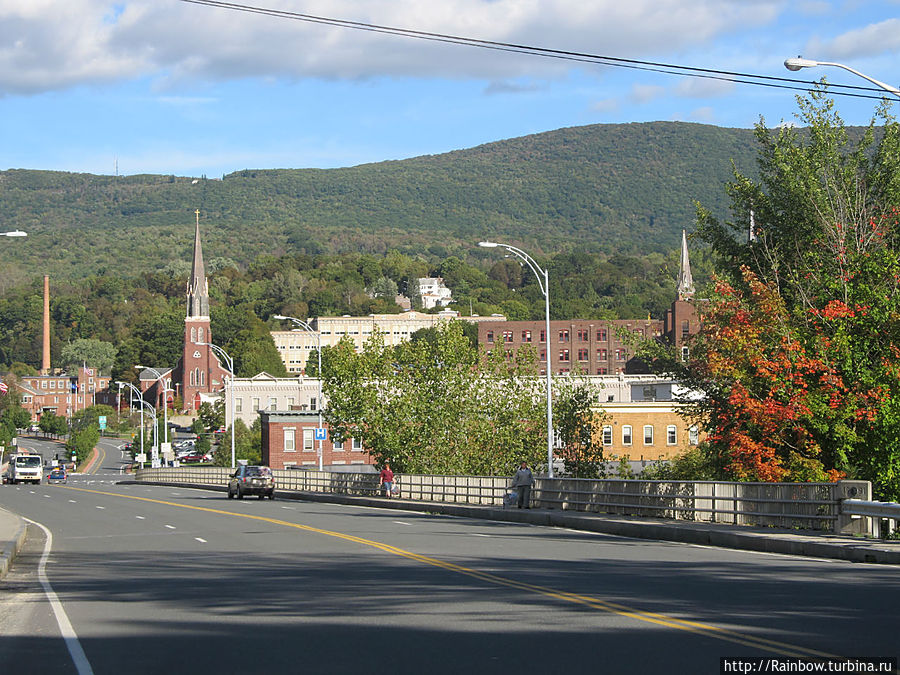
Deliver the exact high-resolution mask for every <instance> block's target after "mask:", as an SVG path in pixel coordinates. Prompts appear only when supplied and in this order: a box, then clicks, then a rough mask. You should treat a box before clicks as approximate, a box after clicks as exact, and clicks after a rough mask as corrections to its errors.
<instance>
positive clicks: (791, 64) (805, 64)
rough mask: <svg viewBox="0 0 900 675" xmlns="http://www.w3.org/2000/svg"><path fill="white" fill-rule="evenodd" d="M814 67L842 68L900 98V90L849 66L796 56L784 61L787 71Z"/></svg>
mask: <svg viewBox="0 0 900 675" xmlns="http://www.w3.org/2000/svg"><path fill="white" fill-rule="evenodd" d="M816 66H834V67H835V68H843V69H844V70H847V71H850V72H851V73H853V74H854V75H858V76H859V77H861V78H862V79H864V80H868V81H869V82H871V83H872V84H874V85H876V86H878V87H881V88H882V89H884V90H885V91H888V92H890V93H892V94H893V95H894V96H896V97H898V98H900V89H898V88H897V87H892V86H891V85H889V84H885V83H884V82H880V81H879V80H876V79H875V78H873V77H869V76H868V75H865V74H863V73H861V72H859V71H858V70H856V69H855V68H851V67H850V66H845V65H844V64H843V63H834V62H832V61H814V60H813V59H804V58H803V57H802V56H798V57H797V58H795V59H785V60H784V67H785V68H787V69H788V70H792V71H795V72H796V71H798V70H800V69H802V68H815V67H816Z"/></svg>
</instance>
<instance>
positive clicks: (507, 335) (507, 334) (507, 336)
mask: <svg viewBox="0 0 900 675" xmlns="http://www.w3.org/2000/svg"><path fill="white" fill-rule="evenodd" d="M503 341H504V342H512V341H513V332H512V331H511V330H505V331H503Z"/></svg>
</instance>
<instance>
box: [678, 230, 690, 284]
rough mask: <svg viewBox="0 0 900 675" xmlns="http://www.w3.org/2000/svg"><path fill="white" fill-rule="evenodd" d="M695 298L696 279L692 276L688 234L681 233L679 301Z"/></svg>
mask: <svg viewBox="0 0 900 675" xmlns="http://www.w3.org/2000/svg"><path fill="white" fill-rule="evenodd" d="M693 297H694V279H693V277H692V276H691V260H690V258H689V257H688V248H687V233H686V232H685V231H684V230H682V231H681V269H680V270H679V272H678V299H679V300H690V299H692V298H693Z"/></svg>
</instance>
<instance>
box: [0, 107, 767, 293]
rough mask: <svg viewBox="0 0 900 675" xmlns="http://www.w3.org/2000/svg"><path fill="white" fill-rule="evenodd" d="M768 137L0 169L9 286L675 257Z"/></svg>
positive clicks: (676, 126)
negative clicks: (212, 270)
mask: <svg viewBox="0 0 900 675" xmlns="http://www.w3.org/2000/svg"><path fill="white" fill-rule="evenodd" d="M755 152H756V145H755V140H754V139H753V135H752V131H750V130H743V129H721V128H717V127H712V126H706V125H699V124H687V123H678V122H654V123H647V124H623V125H594V126H586V127H576V128H569V129H560V130H558V131H552V132H547V133H542V134H537V135H533V136H526V137H522V138H516V139H512V140H507V141H500V142H496V143H490V144H487V145H483V146H480V147H477V148H473V149H469V150H460V151H456V152H451V153H447V154H443V155H435V156H426V157H417V158H413V159H408V160H403V161H393V162H382V163H378V164H369V165H363V166H357V167H352V168H345V169H331V170H312V169H270V170H246V171H240V172H236V173H233V174H229V175H227V176H224V177H223V178H222V179H221V180H211V179H206V178H204V177H200V178H195V177H176V176H149V175H141V176H128V177H114V176H95V175H89V174H70V173H62V172H49V171H31V170H10V171H4V172H0V229H6V230H8V229H13V228H18V229H22V230H25V231H27V232H28V233H29V237H28V238H27V239H17V240H6V241H5V243H4V245H3V249H0V291H2V290H3V289H4V288H10V287H11V286H12V285H16V284H18V283H21V282H24V281H26V280H27V279H30V278H33V277H34V276H38V275H40V274H44V273H48V274H50V275H51V276H52V277H54V278H57V279H60V278H83V277H85V276H88V275H90V274H109V273H115V274H122V275H125V276H130V275H133V274H135V273H137V272H139V271H144V270H152V269H159V268H162V267H164V266H165V265H166V264H167V263H169V262H171V261H173V260H186V259H189V256H190V245H191V242H192V236H191V235H192V225H193V211H194V209H200V211H201V219H202V224H203V237H204V252H205V253H206V255H207V256H208V257H210V258H211V257H217V256H219V257H226V258H230V259H232V260H234V261H235V262H237V263H238V264H239V265H241V266H246V265H247V264H249V263H250V262H251V261H252V260H254V259H255V258H256V257H257V256H258V255H260V254H275V255H281V254H285V253H290V254H297V253H300V254H304V253H305V254H317V253H349V252H366V253H375V254H383V253H385V252H387V251H388V250H396V251H399V252H402V253H407V254H410V255H418V254H421V253H427V254H430V255H433V256H438V257H443V256H448V255H457V256H460V257H462V258H464V259H465V258H468V257H469V255H470V253H471V251H472V248H473V246H474V244H475V242H477V241H478V240H479V239H484V238H486V237H490V238H494V239H498V240H503V241H508V242H510V243H519V244H521V245H523V246H526V247H528V249H529V250H530V251H533V252H534V253H536V254H538V255H542V254H546V255H549V254H555V253H564V252H569V251H574V250H580V251H594V252H598V253H602V254H605V255H614V254H622V253H624V254H634V253H638V254H645V253H648V252H657V253H662V254H667V253H669V252H670V251H671V250H672V249H673V248H675V247H677V244H678V237H679V235H680V231H681V229H682V228H684V227H687V228H689V229H690V227H691V225H692V223H693V221H694V206H693V203H694V201H695V200H697V201H700V202H702V203H703V204H704V205H705V206H707V207H709V208H711V209H712V210H713V212H714V213H722V214H723V215H724V209H725V208H726V202H725V199H726V197H725V193H724V191H723V190H722V185H723V183H724V182H725V181H726V180H728V179H729V178H730V176H731V172H732V161H734V163H735V164H736V165H737V166H738V168H739V169H741V170H742V171H744V172H746V173H750V174H753V173H755V171H754V169H755Z"/></svg>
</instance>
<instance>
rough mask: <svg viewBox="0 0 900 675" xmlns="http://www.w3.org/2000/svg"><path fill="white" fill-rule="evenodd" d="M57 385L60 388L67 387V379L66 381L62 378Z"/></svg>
mask: <svg viewBox="0 0 900 675" xmlns="http://www.w3.org/2000/svg"><path fill="white" fill-rule="evenodd" d="M56 386H57V388H59V389H65V388H66V381H65V380H60V381H59V382H57V383H56Z"/></svg>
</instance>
